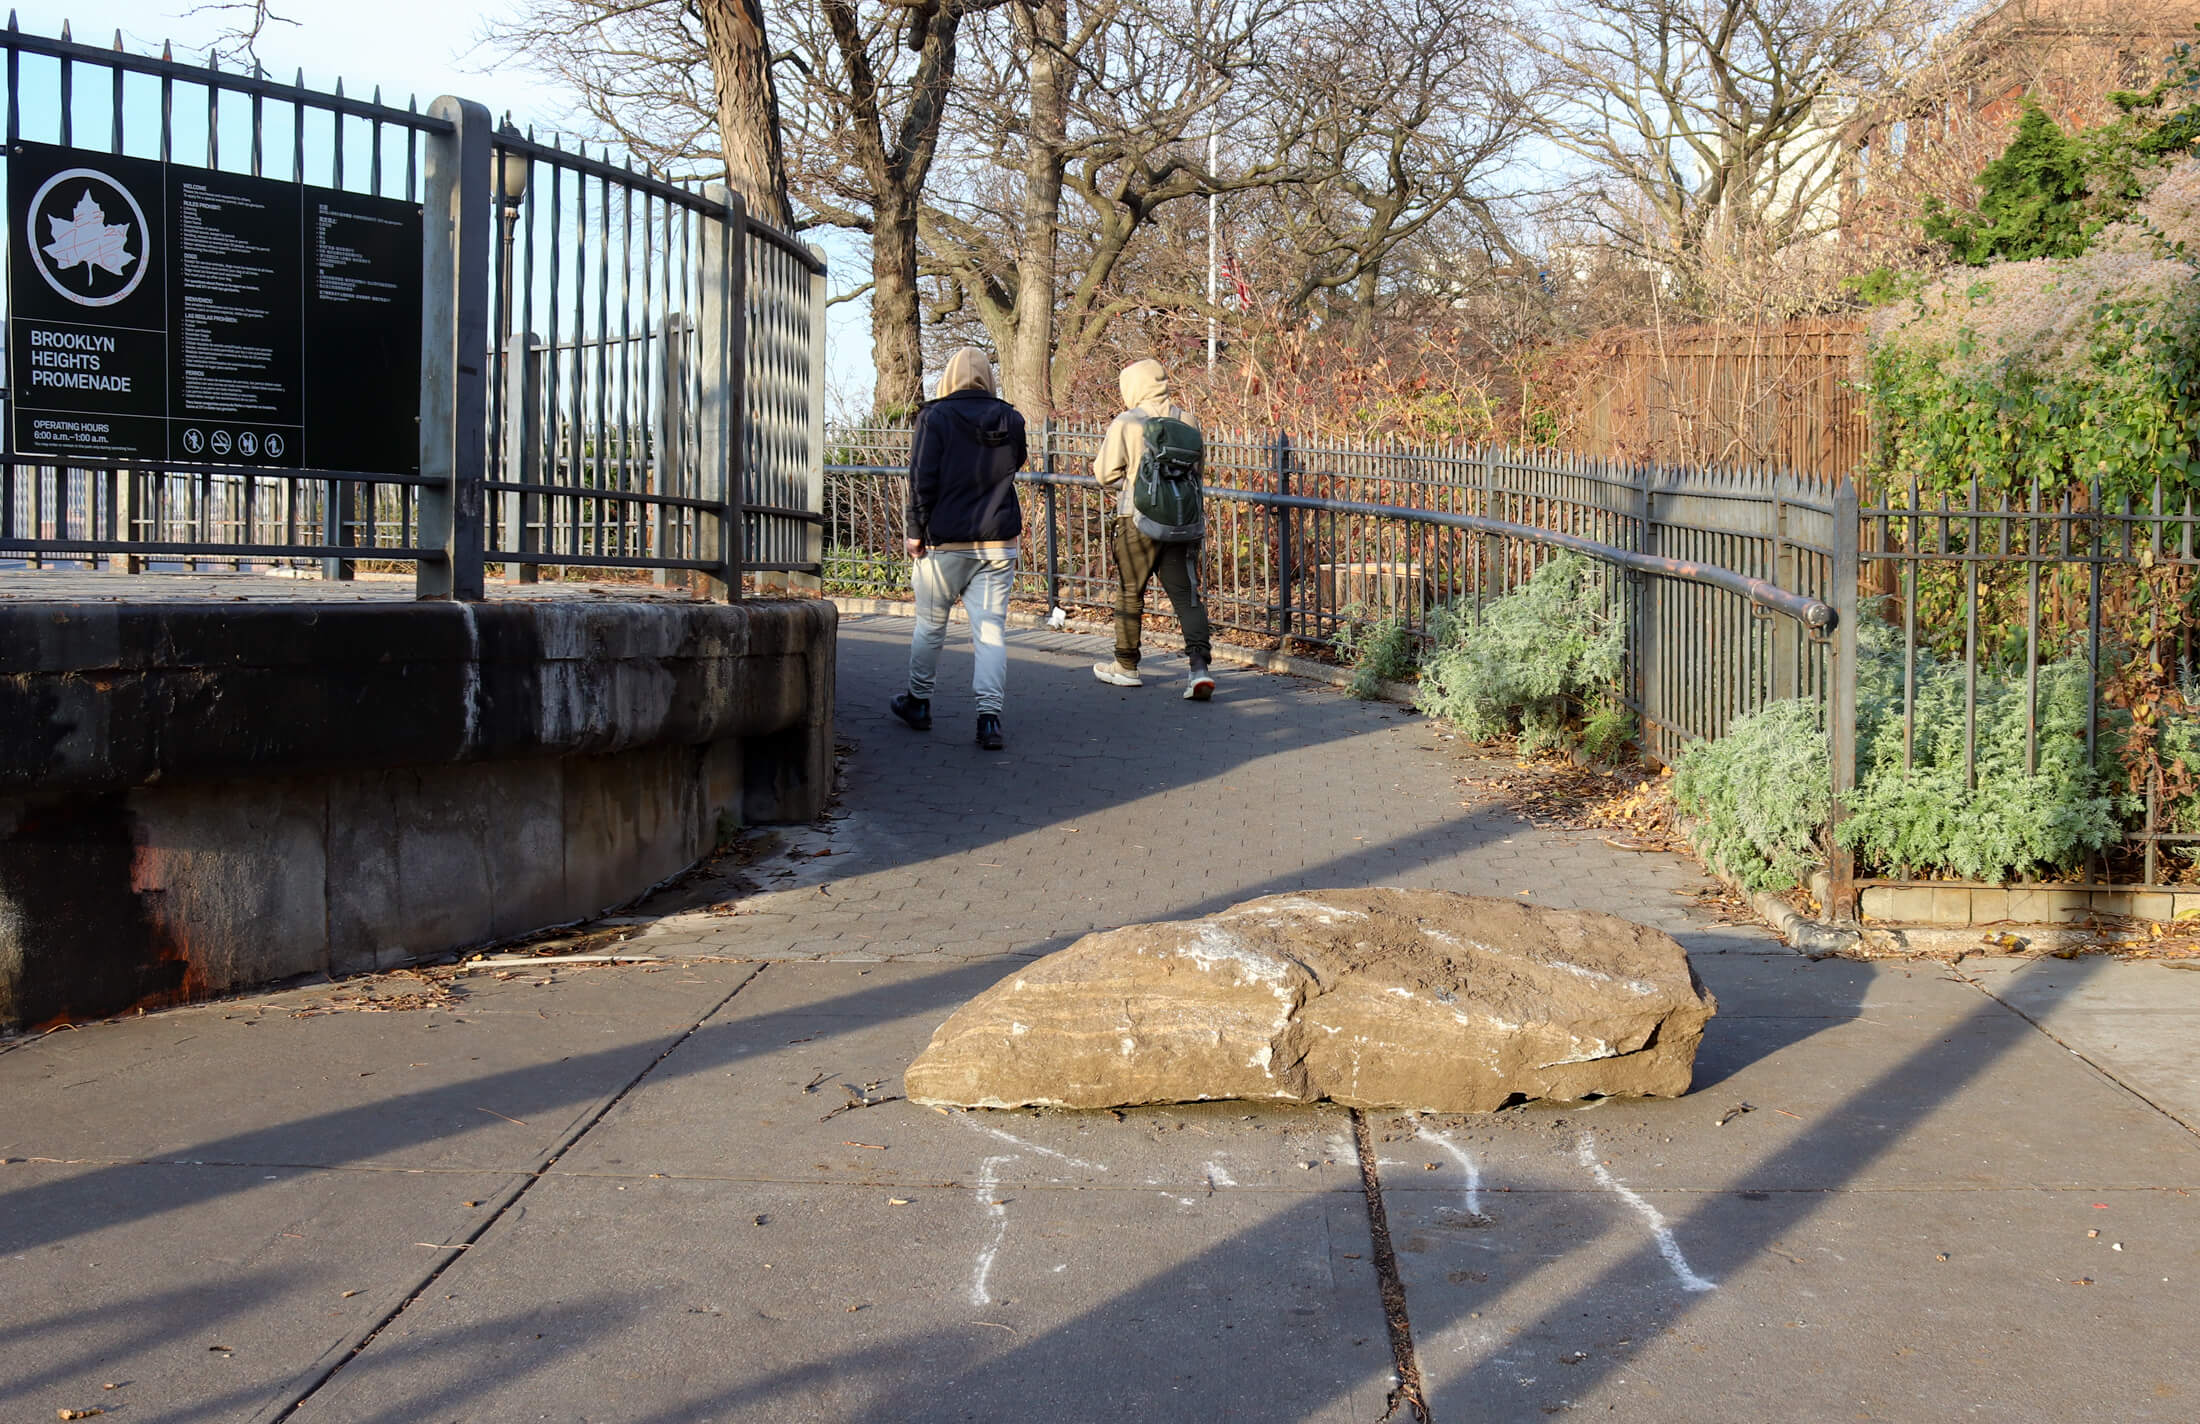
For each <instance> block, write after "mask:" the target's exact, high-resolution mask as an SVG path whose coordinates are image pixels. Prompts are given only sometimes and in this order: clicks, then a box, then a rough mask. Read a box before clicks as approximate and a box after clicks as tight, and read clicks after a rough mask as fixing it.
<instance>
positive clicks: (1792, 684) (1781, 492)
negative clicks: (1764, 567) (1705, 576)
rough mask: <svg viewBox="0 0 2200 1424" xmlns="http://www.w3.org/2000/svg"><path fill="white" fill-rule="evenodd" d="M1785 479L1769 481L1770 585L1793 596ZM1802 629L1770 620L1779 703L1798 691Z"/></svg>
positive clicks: (1792, 555) (1775, 693)
mask: <svg viewBox="0 0 2200 1424" xmlns="http://www.w3.org/2000/svg"><path fill="white" fill-rule="evenodd" d="M1786 483H1787V476H1785V475H1780V474H1775V475H1774V476H1773V477H1772V581H1773V583H1774V584H1775V585H1777V586H1778V587H1780V588H1783V589H1786V590H1787V591H1788V592H1790V593H1793V592H1795V591H1796V590H1795V584H1796V569H1795V545H1794V543H1793V542H1792V541H1791V540H1790V539H1789V538H1788V502H1787V497H1786V496H1787V491H1786ZM1802 662H1803V629H1802V626H1801V625H1800V624H1798V623H1797V622H1796V621H1795V620H1794V619H1792V618H1775V619H1773V620H1772V697H1773V700H1774V701H1781V700H1784V699H1786V698H1790V697H1794V696H1796V695H1797V693H1798V692H1799V691H1800V690H1801V685H1802Z"/></svg>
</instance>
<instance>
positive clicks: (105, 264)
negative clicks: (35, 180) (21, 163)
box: [24, 168, 146, 307]
mask: <svg viewBox="0 0 2200 1424" xmlns="http://www.w3.org/2000/svg"><path fill="white" fill-rule="evenodd" d="M24 217H25V219H26V223H25V231H26V233H27V235H28V236H29V238H30V244H29V245H30V250H31V261H32V262H33V263H34V264H35V265H36V266H37V268H38V275H39V276H41V277H43V278H45V279H46V285H47V286H49V287H51V288H53V289H54V291H55V292H57V293H59V294H60V295H61V296H62V297H64V298H66V299H67V300H69V301H71V302H74V303H76V304H77V305H78V306H83V307H105V306H112V305H114V304H115V303H116V302H119V301H121V300H122V299H123V298H124V297H127V296H129V295H130V294H131V293H132V292H134V291H136V290H137V288H138V283H140V282H142V281H143V280H144V279H145V266H146V263H145V245H146V226H145V210H144V209H143V208H141V207H139V206H138V200H137V199H136V198H135V197H134V196H132V195H131V192H130V190H129V189H128V188H125V187H123V186H122V184H121V183H120V182H118V181H116V180H115V179H113V178H111V177H109V176H108V175H107V174H105V173H102V172H100V171H99V170H98V169H96V168H66V169H63V170H62V171H61V172H59V173H56V174H54V176H53V177H51V178H48V179H47V180H46V181H45V182H44V183H43V184H41V185H39V189H38V192H37V194H36V195H35V196H33V197H32V198H31V203H30V208H29V210H28V211H27V212H26V213H25V214H24Z"/></svg>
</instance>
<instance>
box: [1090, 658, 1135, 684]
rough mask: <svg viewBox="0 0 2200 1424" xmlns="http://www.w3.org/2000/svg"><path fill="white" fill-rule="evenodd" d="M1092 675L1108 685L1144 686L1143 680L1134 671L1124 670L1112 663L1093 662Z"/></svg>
mask: <svg viewBox="0 0 2200 1424" xmlns="http://www.w3.org/2000/svg"><path fill="white" fill-rule="evenodd" d="M1092 675H1093V676H1094V677H1097V678H1099V679H1100V680H1101V681H1102V682H1104V683H1106V684H1108V685H1109V686H1110V687H1144V686H1145V685H1146V684H1145V681H1144V680H1143V679H1141V678H1140V677H1139V676H1138V674H1137V673H1135V672H1126V671H1124V670H1123V669H1122V668H1121V667H1119V666H1117V665H1116V664H1114V663H1094V664H1093V665H1092Z"/></svg>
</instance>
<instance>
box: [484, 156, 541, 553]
mask: <svg viewBox="0 0 2200 1424" xmlns="http://www.w3.org/2000/svg"><path fill="white" fill-rule="evenodd" d="M525 141H526V140H525V139H524V138H522V137H521V135H520V131H519V130H518V129H517V128H514V127H513V126H512V121H511V120H510V119H506V120H505V121H504V123H503V124H502V125H501V126H500V127H499V128H498V129H497V200H498V202H499V203H500V204H501V206H502V208H503V217H504V248H503V254H502V256H503V261H502V262H501V264H500V266H501V268H502V274H501V276H500V277H499V279H498V283H497V306H498V309H499V311H500V313H501V315H502V319H501V321H500V322H499V323H498V328H499V329H498V331H497V351H496V365H495V369H496V377H497V379H496V384H495V387H494V389H495V391H496V396H495V400H496V404H497V410H496V412H495V414H494V415H493V416H492V419H493V420H494V421H495V422H496V425H497V428H498V431H499V434H500V435H501V436H502V437H503V438H501V439H499V440H497V441H495V442H494V445H493V448H494V449H495V450H496V451H497V465H496V469H497V475H498V477H499V478H506V479H513V480H525V479H526V478H527V475H528V471H529V466H530V465H531V464H532V462H531V461H530V460H529V459H528V458H527V451H526V450H525V448H523V443H524V442H525V441H526V440H527V439H529V438H530V432H529V431H528V430H527V428H526V421H525V419H524V415H523V413H524V411H525V408H526V401H527V394H526V392H525V391H523V390H517V389H515V386H516V385H517V382H515V380H514V379H513V378H514V377H515V376H519V377H522V378H524V376H525V374H526V371H527V353H526V351H525V350H521V351H520V352H519V353H518V357H519V360H518V364H517V365H514V364H513V355H514V353H513V349H512V345H513V343H512V320H513V312H512V309H513V308H514V307H516V306H517V305H518V304H519V303H518V301H517V297H518V293H517V292H515V291H514V290H513V288H512V246H513V237H514V234H515V233H516V232H517V230H518V228H519V215H520V210H521V208H522V207H524V206H525V204H526V202H527V180H528V178H529V176H530V171H529V170H530V169H531V168H532V166H533V160H532V159H530V158H529V157H528V154H527V151H526V149H525V148H523V147H522V146H521V145H522V144H523V143H525ZM514 417H520V418H519V419H515V418H514ZM505 501H506V502H505V512H506V519H505V531H506V536H507V537H508V538H509V540H510V541H511V543H512V546H513V547H514V548H516V549H525V548H526V547H527V534H528V527H527V526H528V525H529V524H530V523H531V522H532V515H533V514H534V511H535V500H534V498H533V496H532V495H530V494H529V493H527V492H525V491H508V492H507V493H506V495H505ZM535 572H536V571H535V566H534V565H533V564H507V565H506V566H505V575H506V577H508V578H509V577H516V578H517V579H518V580H519V581H520V582H522V583H533V582H534V581H535Z"/></svg>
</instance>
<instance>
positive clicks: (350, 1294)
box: [343, 1290, 359, 1300]
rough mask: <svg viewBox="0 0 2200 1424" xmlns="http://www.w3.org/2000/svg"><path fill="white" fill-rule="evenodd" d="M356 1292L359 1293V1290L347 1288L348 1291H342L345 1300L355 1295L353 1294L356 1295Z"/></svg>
mask: <svg viewBox="0 0 2200 1424" xmlns="http://www.w3.org/2000/svg"><path fill="white" fill-rule="evenodd" d="M357 1294H359V1292H357V1291H355V1290H348V1291H345V1292H344V1294H343V1299H345V1300H350V1299H351V1298H352V1297H353V1296H355V1295H357Z"/></svg>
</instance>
